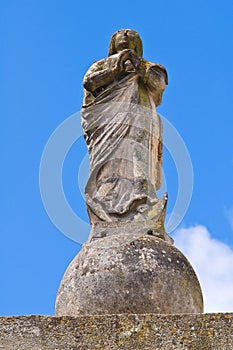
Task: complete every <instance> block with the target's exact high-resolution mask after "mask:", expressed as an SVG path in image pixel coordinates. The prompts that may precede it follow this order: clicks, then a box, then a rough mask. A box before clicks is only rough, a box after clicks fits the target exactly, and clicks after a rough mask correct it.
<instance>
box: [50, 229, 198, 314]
mask: <svg viewBox="0 0 233 350" xmlns="http://www.w3.org/2000/svg"><path fill="white" fill-rule="evenodd" d="M201 312H203V298H202V292H201V287H200V284H199V281H198V279H197V276H196V274H195V272H194V270H193V268H192V266H191V265H190V263H189V262H188V260H187V259H186V258H185V256H184V255H183V254H182V253H181V252H180V251H179V250H178V249H177V248H175V247H174V246H173V245H171V244H169V243H167V242H165V241H164V240H162V239H159V238H156V237H153V236H151V235H143V236H137V235H133V234H126V233H124V234H119V235H115V236H108V237H106V238H101V239H97V240H96V241H94V242H92V243H89V244H85V245H84V246H83V248H82V250H81V251H80V253H79V254H78V255H77V256H76V257H75V258H74V260H73V261H72V262H71V264H70V265H69V267H68V269H67V270H66V272H65V274H64V277H63V279H62V281H61V284H60V287H59V290H58V294H57V300H56V316H64V315H72V316H84V315H101V314H122V313H128V314H129V313H133V314H145V313H156V314H178V313H201Z"/></svg>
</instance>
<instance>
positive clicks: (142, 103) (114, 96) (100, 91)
mask: <svg viewBox="0 0 233 350" xmlns="http://www.w3.org/2000/svg"><path fill="white" fill-rule="evenodd" d="M167 83H168V78H167V72H166V69H165V68H164V67H163V66H162V65H160V64H154V63H151V62H149V61H146V60H144V59H143V58H142V41H141V39H140V37H139V35H138V33H136V32H135V31H133V30H129V29H124V30H119V31H117V32H116V33H115V34H113V36H112V38H111V41H110V45H109V52H108V57H107V58H104V59H101V60H99V61H96V62H95V63H94V64H93V65H92V66H91V67H90V69H89V70H88V71H87V73H86V75H85V77H84V82H83V85H84V88H85V90H84V102H83V107H82V126H83V130H84V137H85V140H86V143H87V147H88V151H89V156H90V177H89V180H88V182H87V185H86V189H85V194H86V203H87V210H88V214H89V217H90V221H91V225H95V224H97V223H100V224H101V223H103V222H105V223H106V222H125V221H127V222H129V221H130V222H132V221H133V222H135V221H137V222H138V221H141V222H142V221H144V222H145V220H146V221H147V222H148V221H150V223H151V224H149V226H148V228H149V227H151V228H152V230H148V231H150V232H152V233H153V232H154V231H153V228H154V229H155V230H156V231H160V233H161V234H162V236H163V237H162V238H164V239H165V237H164V233H165V231H164V217H165V210H166V202H167V195H166V194H165V196H164V197H163V198H162V199H160V200H159V199H158V198H157V197H156V190H158V189H159V188H160V187H161V173H162V123H161V119H160V117H159V115H158V113H157V112H156V106H158V105H159V104H161V102H162V94H163V91H164V89H165V87H166V84H167ZM156 225H157V226H156ZM157 233H158V232H157Z"/></svg>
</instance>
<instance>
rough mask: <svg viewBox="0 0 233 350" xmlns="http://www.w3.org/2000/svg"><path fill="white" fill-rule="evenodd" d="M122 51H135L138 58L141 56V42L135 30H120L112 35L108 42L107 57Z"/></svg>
mask: <svg viewBox="0 0 233 350" xmlns="http://www.w3.org/2000/svg"><path fill="white" fill-rule="evenodd" d="M124 49H131V50H135V51H136V52H137V54H138V56H140V57H141V56H142V40H141V38H140V36H139V35H138V33H137V32H135V30H132V29H121V30H118V31H117V32H116V33H114V34H113V36H112V37H111V40H110V44H109V49H108V56H111V55H114V54H115V53H118V52H120V51H122V50H124Z"/></svg>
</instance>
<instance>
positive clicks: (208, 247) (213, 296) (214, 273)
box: [173, 225, 233, 312]
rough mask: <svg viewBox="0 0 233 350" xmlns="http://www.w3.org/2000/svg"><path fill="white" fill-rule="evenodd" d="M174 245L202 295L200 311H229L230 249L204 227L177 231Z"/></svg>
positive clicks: (232, 286)
mask: <svg viewBox="0 0 233 350" xmlns="http://www.w3.org/2000/svg"><path fill="white" fill-rule="evenodd" d="M173 238H174V239H175V246H176V247H177V248H178V249H179V250H181V251H182V252H183V254H184V255H185V256H186V258H188V260H189V261H190V263H191V264H192V266H193V268H194V270H195V272H196V274H197V276H198V279H199V281H200V284H201V287H202V291H203V296H204V312H230V311H231V312H232V311H233V250H232V249H231V248H230V247H229V246H228V245H226V244H224V243H222V242H220V241H218V240H216V239H214V238H211V236H210V233H209V232H208V230H207V228H206V227H205V226H201V225H199V226H195V227H190V228H186V229H180V230H177V231H176V232H175V234H174V236H173Z"/></svg>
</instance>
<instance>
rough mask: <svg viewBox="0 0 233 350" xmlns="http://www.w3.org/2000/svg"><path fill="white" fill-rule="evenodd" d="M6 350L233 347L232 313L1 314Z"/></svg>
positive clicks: (229, 349) (197, 349) (1, 337)
mask: <svg viewBox="0 0 233 350" xmlns="http://www.w3.org/2000/svg"><path fill="white" fill-rule="evenodd" d="M0 349H1V350H19V349H20V350H29V349H30V350H55V349H56V350H62V349H64V350H71V349H73V350H77V349H82V350H94V349H101V350H107V349H108V350H109V349H111V350H121V349H122V350H123V349H124V350H129V349H130V350H152V349H153V350H154V349H165V350H169V349H175V350H181V349H182V350H183V349H187V350H192V349H193V350H207V349H215V350H225V349H227V350H232V349H233V314H189V315H188V314H183V315H155V314H146V315H135V314H133V315H128V314H122V315H105V316H86V317H71V316H63V317H51V316H39V315H38V316H19V317H0Z"/></svg>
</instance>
